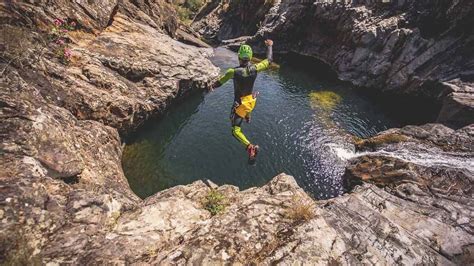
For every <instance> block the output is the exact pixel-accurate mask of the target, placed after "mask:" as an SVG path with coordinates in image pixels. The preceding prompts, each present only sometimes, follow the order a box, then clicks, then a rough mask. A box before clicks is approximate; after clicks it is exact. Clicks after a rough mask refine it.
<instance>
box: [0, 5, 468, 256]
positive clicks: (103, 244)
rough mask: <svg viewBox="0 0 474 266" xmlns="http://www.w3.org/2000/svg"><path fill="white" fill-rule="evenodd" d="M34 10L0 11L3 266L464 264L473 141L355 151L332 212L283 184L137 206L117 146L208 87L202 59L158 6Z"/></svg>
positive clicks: (428, 130)
mask: <svg viewBox="0 0 474 266" xmlns="http://www.w3.org/2000/svg"><path fill="white" fill-rule="evenodd" d="M265 2H266V1H265ZM276 2H278V1H276ZM29 3H30V2H27V1H23V2H14V1H4V2H3V3H2V4H0V17H1V18H2V19H1V20H0V23H1V29H0V30H1V31H2V35H1V36H2V37H5V36H7V37H8V38H2V40H1V45H0V48H1V49H2V50H1V51H2V60H1V64H0V71H2V72H1V73H2V75H1V79H0V84H1V90H0V116H1V120H2V122H1V125H0V136H1V137H2V138H1V153H0V156H1V158H0V192H1V193H0V262H2V263H7V264H47V263H50V264H103V263H113V264H143V263H155V264H158V263H163V264H209V263H222V264H223V263H242V264H248V263H264V264H271V263H285V264H294V263H310V264H329V263H331V264H332V263H343V264H356V263H364V264H389V263H390V264H392V263H403V264H415V263H423V264H442V265H445V264H455V263H457V264H469V263H472V257H473V256H472V254H473V252H474V251H473V247H474V238H473V228H472V224H473V223H472V217H473V213H474V209H473V205H474V202H473V197H472V179H473V173H472V172H473V169H472V161H473V157H474V156H473V139H474V138H473V128H472V126H470V127H465V128H462V129H459V130H457V131H454V130H451V129H449V128H446V127H444V126H441V125H426V126H422V127H405V128H402V129H393V130H390V131H387V132H383V133H381V134H380V135H378V136H375V137H374V138H371V139H368V140H358V141H357V143H356V146H357V149H358V153H357V154H356V155H355V156H354V158H352V159H351V160H350V162H349V165H348V168H347V173H346V178H347V179H348V183H349V184H348V185H349V186H351V187H352V191H351V192H350V193H349V194H346V195H343V196H341V197H338V198H335V199H331V200H325V201H314V200H313V199H311V198H309V197H308V196H307V195H306V194H305V193H304V192H303V191H302V189H301V188H299V187H298V185H297V184H296V182H295V181H294V179H293V178H292V177H291V176H288V175H285V174H281V175H279V176H277V177H275V178H274V179H273V180H272V181H271V182H269V183H268V184H267V185H265V186H263V187H260V188H252V189H248V190H245V191H239V190H238V189H237V188H236V187H233V186H228V185H224V186H220V187H218V186H216V185H215V184H213V183H211V182H202V181H198V182H195V183H193V184H190V185H186V186H177V187H174V188H171V189H168V190H165V191H162V192H159V193H157V194H156V195H154V196H152V197H150V198H147V199H145V200H142V199H139V198H138V197H137V196H136V195H135V194H134V193H133V192H132V191H131V190H130V188H129V186H128V183H127V180H126V179H125V177H124V175H123V172H122V169H121V162H120V160H121V153H122V151H121V141H120V135H119V133H123V134H125V133H127V132H129V131H131V130H134V129H135V128H137V127H138V126H140V125H141V124H142V123H143V122H144V121H145V120H146V119H148V118H150V117H152V116H157V115H159V114H161V113H162V112H163V111H164V110H165V109H166V108H167V107H168V106H169V105H170V104H171V103H173V101H174V100H175V99H178V98H180V97H181V96H183V95H185V94H187V93H189V92H191V91H193V90H197V89H199V88H203V87H205V86H207V84H209V82H210V81H211V80H212V79H214V78H215V76H216V74H217V69H216V68H215V67H214V66H213V65H212V64H211V63H210V62H209V61H208V60H207V59H206V58H205V57H203V56H202V55H203V54H204V55H205V54H206V53H208V52H210V51H208V50H206V49H201V48H196V47H192V46H189V45H184V44H182V43H179V42H177V41H175V40H174V39H173V37H175V38H178V36H176V35H177V34H179V32H180V31H179V29H180V27H179V25H178V24H179V23H178V22H177V21H176V18H175V17H174V12H173V11H172V10H171V9H170V8H169V7H168V5H167V4H166V3H165V2H163V1H109V2H107V3H105V4H103V3H102V2H101V3H102V4H99V3H98V2H97V3H96V2H93V1H90V2H87V3H86V2H71V1H61V0H56V1H51V2H49V4H48V5H47V6H46V5H44V4H29ZM58 17H60V18H65V17H67V18H70V19H72V20H73V21H74V22H75V23H77V29H76V30H74V31H71V32H69V33H68V39H67V41H68V43H69V45H70V47H71V49H72V54H73V55H72V59H71V62H69V64H67V65H65V64H64V63H63V62H61V61H60V60H59V59H58V57H57V54H55V53H54V51H52V50H51V49H50V47H49V46H48V45H47V43H44V42H43V41H44V40H45V39H44V38H45V37H44V35H45V34H46V33H45V31H48V30H49V29H50V28H49V27H50V25H51V24H52V23H53V20H54V18H58ZM190 32H191V31H190ZM186 38H187V42H191V41H192V40H193V37H192V34H188V35H186ZM194 43H199V42H198V41H194ZM17 48H21V49H20V50H18V49H17ZM401 147H403V150H404V151H406V153H402V154H400V153H397V151H399V150H401V149H400V148H401ZM417 156H418V157H417ZM210 201H214V203H213V204H214V205H211V206H209V204H210ZM212 214H215V215H212Z"/></svg>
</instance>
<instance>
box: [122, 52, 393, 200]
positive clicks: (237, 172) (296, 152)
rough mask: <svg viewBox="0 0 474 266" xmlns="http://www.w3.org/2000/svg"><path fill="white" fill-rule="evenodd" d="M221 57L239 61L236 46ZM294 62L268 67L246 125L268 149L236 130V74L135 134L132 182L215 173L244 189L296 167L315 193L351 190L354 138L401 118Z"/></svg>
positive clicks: (161, 185)
mask: <svg viewBox="0 0 474 266" xmlns="http://www.w3.org/2000/svg"><path fill="white" fill-rule="evenodd" d="M213 62H214V63H215V64H216V65H218V66H219V67H221V68H222V70H223V71H224V70H225V68H227V67H231V66H235V65H236V64H237V62H236V56H235V54H234V53H232V52H230V51H228V50H225V49H220V48H219V49H217V50H216V56H215V57H214V58H213ZM308 73H311V72H310V71H302V70H298V69H295V68H291V67H289V66H282V67H281V68H280V69H273V70H270V71H267V72H264V73H261V74H260V75H259V77H258V78H257V81H256V84H255V90H257V91H259V92H260V95H259V98H258V101H257V107H256V108H255V110H254V112H253V113H252V122H251V123H250V124H246V123H244V124H243V126H242V128H243V132H244V133H245V134H246V136H247V137H248V138H249V140H250V141H251V142H252V143H256V144H259V146H260V147H261V152H260V154H259V157H258V160H257V164H256V165H254V166H250V165H248V164H247V154H246V152H245V150H244V148H243V146H241V144H240V143H238V141H237V140H235V139H234V138H233V137H232V134H231V128H230V121H229V111H230V106H231V104H232V100H233V85H232V81H229V82H228V83H227V84H225V85H224V86H222V87H220V88H218V89H217V90H215V91H214V92H212V93H210V94H199V95H193V96H190V98H188V99H186V100H185V101H184V102H183V103H181V104H179V105H178V106H175V107H173V108H172V109H171V110H170V111H169V112H168V113H167V114H166V115H165V116H164V117H162V118H161V119H159V120H158V121H152V122H150V123H149V124H148V125H147V126H146V127H145V128H143V129H142V130H140V131H139V132H137V133H136V134H135V135H134V136H131V137H130V139H128V140H127V145H126V147H125V150H124V157H123V167H124V171H125V175H126V176H127V178H128V180H129V182H130V185H131V187H132V189H133V191H135V192H136V193H137V194H138V195H139V196H141V197H146V196H149V195H152V194H154V193H156V192H157V191H160V190H163V189H166V188H169V187H171V186H175V185H180V184H188V183H191V182H193V181H195V180H199V179H210V180H212V181H213V182H215V183H217V184H232V185H236V186H238V187H240V188H241V189H245V188H249V187H252V186H260V185H263V184H265V183H266V182H268V181H269V180H270V179H271V178H272V177H274V176H275V175H277V174H279V173H281V172H285V173H287V174H291V175H293V176H294V177H295V178H296V180H297V182H298V184H299V185H300V186H302V187H303V188H304V189H305V190H306V191H307V192H309V193H310V194H312V196H314V197H315V198H319V199H323V198H330V197H334V196H337V195H339V194H341V193H343V187H342V180H341V176H342V174H343V171H344V164H345V161H344V157H345V156H346V155H347V154H348V153H350V150H351V146H350V145H349V144H348V143H349V142H348V139H349V138H351V137H352V136H358V137H368V136H371V135H374V134H376V133H377V132H379V131H382V130H385V129H387V128H389V127H393V126H395V125H396V124H395V123H394V122H393V121H390V120H389V119H388V118H387V117H385V116H384V115H383V114H382V113H381V112H380V110H378V109H377V108H376V107H374V105H373V104H371V103H370V102H369V101H368V100H367V99H365V98H363V97H362V96H360V95H358V94H356V93H355V92H354V91H353V90H352V89H351V88H350V87H348V86H347V85H342V84H338V83H335V82H333V83H331V82H324V81H322V79H321V78H317V77H315V76H314V75H311V74H308Z"/></svg>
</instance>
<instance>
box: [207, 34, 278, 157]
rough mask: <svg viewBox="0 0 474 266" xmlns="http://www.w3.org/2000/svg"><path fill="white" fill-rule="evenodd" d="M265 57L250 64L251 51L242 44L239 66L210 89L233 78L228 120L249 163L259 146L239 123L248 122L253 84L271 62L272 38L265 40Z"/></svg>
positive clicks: (255, 97)
mask: <svg viewBox="0 0 474 266" xmlns="http://www.w3.org/2000/svg"><path fill="white" fill-rule="evenodd" d="M265 45H266V46H267V59H265V60H263V61H261V62H260V63H258V64H255V65H254V64H252V63H251V62H250V60H251V59H252V56H253V52H252V48H251V47H250V46H249V45H246V44H243V45H241V46H240V48H239V51H238V56H239V66H238V67H235V68H229V69H228V70H227V71H226V72H225V74H224V75H223V76H222V77H220V79H219V80H218V81H216V82H215V83H214V84H213V86H212V87H211V90H213V89H214V88H217V87H220V86H222V85H223V84H224V83H226V82H227V81H228V80H229V79H233V80H234V104H233V105H232V110H231V113H230V120H231V123H232V135H233V136H234V137H235V138H236V139H237V140H238V141H239V142H240V143H242V144H243V145H244V146H245V149H246V150H247V153H248V155H249V163H250V164H253V163H255V159H256V157H257V154H258V151H259V147H258V145H254V144H252V143H250V141H249V140H248V139H247V137H245V135H244V133H243V132H242V129H241V125H242V122H243V120H245V121H246V122H247V123H249V122H250V113H251V112H252V110H253V109H254V108H255V104H256V102H257V94H255V93H253V86H254V83H255V79H256V78H257V74H258V72H260V71H263V70H265V69H267V68H268V67H269V65H270V63H271V62H272V56H273V55H272V45H273V41H272V40H266V41H265Z"/></svg>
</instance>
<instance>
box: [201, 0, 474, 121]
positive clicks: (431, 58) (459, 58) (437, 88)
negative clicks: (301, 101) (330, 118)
mask: <svg viewBox="0 0 474 266" xmlns="http://www.w3.org/2000/svg"><path fill="white" fill-rule="evenodd" d="M247 23H249V24H250V25H252V27H241V25H245V24H247ZM473 24H474V3H473V2H472V1H470V0H461V1H458V0H450V1H432V0H422V1H420V0H388V1H373V0H367V1H366V0H358V1H352V0H348V1H332V0H331V1H327V0H305V1H299V0H298V1H296V0H276V1H265V0H257V1H227V0H214V1H212V2H211V4H209V5H208V6H207V7H205V8H204V9H203V10H202V11H201V14H199V15H198V16H197V17H196V20H195V21H194V23H193V28H194V29H195V30H196V31H199V32H200V33H201V34H202V35H203V36H204V37H206V38H208V39H211V40H213V41H215V42H218V43H225V44H239V43H241V42H243V41H246V42H248V43H250V44H252V45H253V46H254V47H256V48H257V51H261V52H262V51H264V50H263V49H264V47H262V46H263V44H262V43H263V42H262V39H263V38H272V39H274V40H275V42H276V44H277V45H275V51H276V52H279V53H296V54H300V55H304V56H310V57H313V58H315V59H318V60H320V61H322V62H324V63H325V64H327V65H329V66H330V67H331V68H332V69H333V70H334V71H335V72H336V73H337V74H338V76H339V78H340V79H342V80H346V81H350V82H352V83H353V84H355V85H357V86H361V87H365V88H371V89H373V90H376V91H378V92H380V91H381V92H383V93H384V94H389V95H398V96H401V97H402V98H403V99H407V98H410V97H413V98H416V106H417V108H414V110H416V111H414V112H417V113H420V112H423V110H419V109H420V106H434V107H431V108H433V109H437V110H435V111H434V112H428V114H427V116H429V117H427V118H421V119H426V120H425V121H433V120H434V119H437V121H438V122H440V123H444V124H447V125H449V126H452V127H456V128H460V127H463V126H466V125H469V124H472V123H474V85H473V81H474V76H473V75H474V67H473V66H474V49H473V48H472V47H474V32H473V27H472V26H470V25H473ZM242 36H243V37H242ZM229 39H231V40H229ZM393 99H394V98H393V97H392V98H391V101H393ZM422 108H426V107H421V109H422ZM433 115H434V117H433V120H432V118H431V116H433Z"/></svg>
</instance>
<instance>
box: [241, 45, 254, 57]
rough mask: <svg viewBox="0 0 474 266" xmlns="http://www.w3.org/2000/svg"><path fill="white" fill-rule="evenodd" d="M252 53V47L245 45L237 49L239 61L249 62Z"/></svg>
mask: <svg viewBox="0 0 474 266" xmlns="http://www.w3.org/2000/svg"><path fill="white" fill-rule="evenodd" d="M252 56H253V52H252V47H250V46H249V45H247V44H242V45H241V46H240V48H239V59H242V60H250V59H252Z"/></svg>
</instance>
